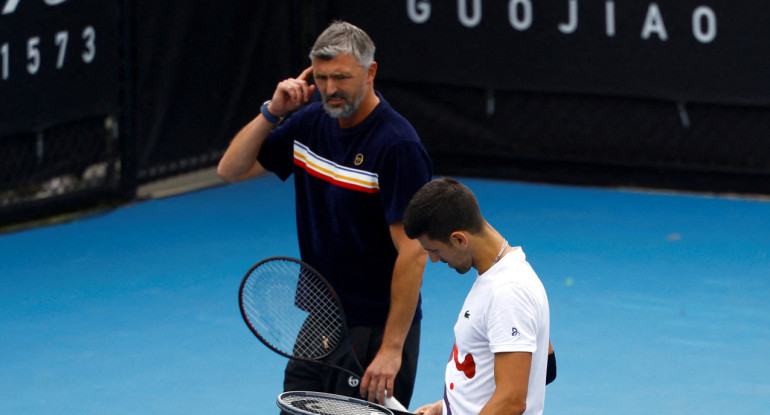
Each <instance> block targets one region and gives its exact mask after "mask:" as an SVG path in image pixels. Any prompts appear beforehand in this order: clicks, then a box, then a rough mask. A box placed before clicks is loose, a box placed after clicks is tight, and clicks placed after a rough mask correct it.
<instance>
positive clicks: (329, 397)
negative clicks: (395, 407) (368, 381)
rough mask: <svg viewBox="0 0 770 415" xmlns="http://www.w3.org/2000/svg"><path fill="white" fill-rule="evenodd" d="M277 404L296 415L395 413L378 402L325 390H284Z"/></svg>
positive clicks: (383, 414)
mask: <svg viewBox="0 0 770 415" xmlns="http://www.w3.org/2000/svg"><path fill="white" fill-rule="evenodd" d="M276 404H277V405H278V407H279V408H281V410H283V411H285V412H288V413H291V414H296V415H393V411H391V410H390V409H388V408H385V407H384V406H381V405H377V404H376V403H372V402H368V401H365V400H363V399H356V398H350V397H347V396H341V395H334V394H331V393H324V392H309V391H291V392H283V393H281V394H280V395H278V399H276Z"/></svg>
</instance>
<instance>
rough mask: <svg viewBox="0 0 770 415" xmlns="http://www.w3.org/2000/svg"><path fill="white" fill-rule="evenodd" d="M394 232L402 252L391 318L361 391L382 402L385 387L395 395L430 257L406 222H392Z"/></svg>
mask: <svg viewBox="0 0 770 415" xmlns="http://www.w3.org/2000/svg"><path fill="white" fill-rule="evenodd" d="M390 236H391V238H392V239H393V244H394V246H395V247H396V251H397V252H398V256H397V257H396V263H395V266H394V267H393V280H392V283H391V289H390V311H389V312H388V321H387V323H386V325H385V332H384V335H383V338H382V345H381V346H380V350H379V351H378V352H377V355H376V356H375V357H374V360H372V363H371V364H370V365H369V367H367V368H366V373H364V376H363V378H362V379H361V395H362V396H364V397H365V398H367V399H368V400H370V401H373V400H375V399H378V400H379V401H380V402H381V403H382V402H383V401H384V399H385V393H384V392H385V390H387V391H388V392H387V395H388V396H393V385H394V382H395V379H396V374H398V371H399V369H400V368H401V354H402V352H403V349H404V341H405V340H406V336H407V334H408V333H409V329H410V328H411V326H412V320H413V319H414V313H415V310H416V309H417V301H418V299H419V296H420V287H421V286H422V274H423V271H424V270H425V264H426V263H427V260H428V259H427V256H426V254H425V250H424V249H423V248H422V246H421V245H420V243H419V242H418V241H417V240H416V239H409V238H408V237H407V236H406V233H405V232H404V224H403V223H402V222H396V223H393V224H392V225H390Z"/></svg>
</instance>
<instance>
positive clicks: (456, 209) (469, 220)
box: [404, 177, 484, 242]
mask: <svg viewBox="0 0 770 415" xmlns="http://www.w3.org/2000/svg"><path fill="white" fill-rule="evenodd" d="M483 229H484V218H483V217H482V216H481V209H480V208H479V202H478V201H477V200H476V196H475V195H474V194H473V192H472V191H471V189H469V188H468V187H467V186H465V185H464V184H462V183H460V182H458V181H457V180H454V179H451V178H448V177H442V178H440V179H435V180H432V181H430V182H428V183H426V184H425V185H424V186H423V187H422V188H420V190H418V191H417V193H415V194H414V196H413V197H412V200H411V201H410V202H409V205H408V206H407V207H406V211H405V212H404V231H405V232H406V236H408V237H409V238H411V239H415V238H417V237H418V236H422V235H425V236H427V237H428V238H430V239H433V240H437V241H441V242H447V241H449V238H450V236H451V235H452V232H455V231H459V230H463V231H467V232H470V233H472V234H478V233H481V231H482V230H483Z"/></svg>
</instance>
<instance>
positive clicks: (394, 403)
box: [385, 392, 409, 412]
mask: <svg viewBox="0 0 770 415" xmlns="http://www.w3.org/2000/svg"><path fill="white" fill-rule="evenodd" d="M385 393H386V396H385V407H386V408H390V409H397V410H399V411H402V412H409V410H408V409H406V408H404V405H401V402H399V401H398V399H396V397H395V396H392V397H388V396H387V392H385Z"/></svg>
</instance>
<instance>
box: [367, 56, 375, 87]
mask: <svg viewBox="0 0 770 415" xmlns="http://www.w3.org/2000/svg"><path fill="white" fill-rule="evenodd" d="M375 76H377V61H372V64H371V65H370V66H369V71H368V72H367V74H366V80H367V82H374V77H375Z"/></svg>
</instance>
